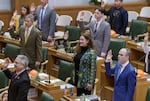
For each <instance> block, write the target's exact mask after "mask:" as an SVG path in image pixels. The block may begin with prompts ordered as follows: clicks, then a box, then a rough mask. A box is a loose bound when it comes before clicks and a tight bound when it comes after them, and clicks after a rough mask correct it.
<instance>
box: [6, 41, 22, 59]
mask: <svg viewBox="0 0 150 101" xmlns="http://www.w3.org/2000/svg"><path fill="white" fill-rule="evenodd" d="M19 54H20V47H19V46H17V45H14V44H8V43H7V44H6V47H5V50H4V55H5V57H9V58H10V59H11V61H14V60H15V58H16V57H17V55H19Z"/></svg>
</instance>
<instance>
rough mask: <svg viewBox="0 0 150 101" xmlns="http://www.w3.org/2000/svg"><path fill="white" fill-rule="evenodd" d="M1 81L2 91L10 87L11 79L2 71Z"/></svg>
mask: <svg viewBox="0 0 150 101" xmlns="http://www.w3.org/2000/svg"><path fill="white" fill-rule="evenodd" d="M0 81H1V83H0V89H1V88H4V87H6V86H8V83H9V79H8V78H7V77H6V76H5V74H4V72H2V70H0Z"/></svg>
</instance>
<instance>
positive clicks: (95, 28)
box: [94, 23, 98, 35]
mask: <svg viewBox="0 0 150 101" xmlns="http://www.w3.org/2000/svg"><path fill="white" fill-rule="evenodd" d="M97 25H98V23H96V24H95V26H94V35H95V34H96V31H97Z"/></svg>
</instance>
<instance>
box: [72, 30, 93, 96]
mask: <svg viewBox="0 0 150 101" xmlns="http://www.w3.org/2000/svg"><path fill="white" fill-rule="evenodd" d="M76 53H77V54H76V55H75V57H74V63H75V85H76V87H77V95H78V96H80V95H81V94H83V93H84V94H88V95H89V94H91V93H92V90H93V87H94V81H95V75H96V52H95V50H93V43H92V39H91V35H90V33H89V32H87V33H84V34H82V35H81V36H80V40H79V43H78V44H77V47H76Z"/></svg>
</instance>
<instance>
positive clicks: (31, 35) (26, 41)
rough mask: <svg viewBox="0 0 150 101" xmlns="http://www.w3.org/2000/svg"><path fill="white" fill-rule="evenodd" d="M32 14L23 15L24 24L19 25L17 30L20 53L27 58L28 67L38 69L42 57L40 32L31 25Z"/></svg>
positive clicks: (32, 21) (32, 20)
mask: <svg viewBox="0 0 150 101" xmlns="http://www.w3.org/2000/svg"><path fill="white" fill-rule="evenodd" d="M33 23H34V16H33V15H32V14H28V15H27V16H26V17H25V26H21V27H20V28H19V31H18V35H19V37H20V39H21V40H20V45H21V54H24V55H26V56H27V57H28V59H29V68H30V69H36V70H37V69H38V67H39V66H40V62H41V58H42V34H41V32H40V31H39V30H38V29H37V28H36V27H35V26H34V25H33Z"/></svg>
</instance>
